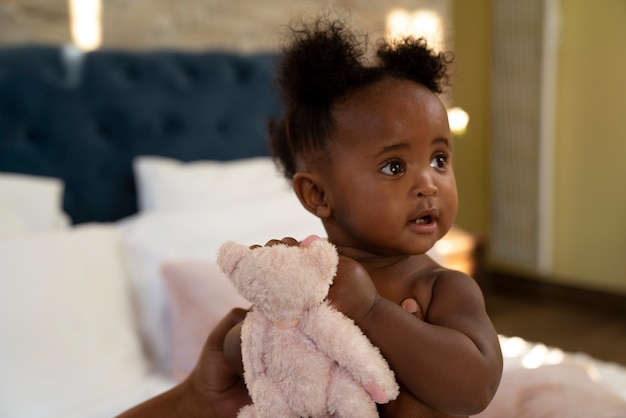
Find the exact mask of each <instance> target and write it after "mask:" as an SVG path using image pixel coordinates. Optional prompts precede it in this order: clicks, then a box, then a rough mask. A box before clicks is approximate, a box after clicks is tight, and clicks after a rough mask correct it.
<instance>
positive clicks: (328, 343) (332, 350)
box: [301, 303, 398, 403]
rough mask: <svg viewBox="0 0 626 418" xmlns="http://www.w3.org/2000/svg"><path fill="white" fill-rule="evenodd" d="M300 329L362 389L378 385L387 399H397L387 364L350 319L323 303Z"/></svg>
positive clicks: (312, 312)
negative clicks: (343, 368)
mask: <svg viewBox="0 0 626 418" xmlns="http://www.w3.org/2000/svg"><path fill="white" fill-rule="evenodd" d="M301 329H302V330H303V332H304V333H305V334H307V335H308V336H309V338H311V339H312V340H313V341H314V342H315V343H316V344H317V346H318V348H319V349H320V350H321V351H322V352H324V354H326V355H327V356H328V357H329V358H331V359H332V360H334V361H336V362H337V363H338V364H339V365H340V366H342V367H345V368H346V370H348V372H349V373H350V374H351V375H352V376H353V378H354V380H356V381H357V382H359V384H361V385H362V386H363V387H366V388H368V387H369V388H371V387H372V384H374V385H378V386H379V387H380V388H382V390H383V391H384V393H385V395H386V396H387V398H388V399H387V400H391V399H395V398H396V397H397V396H398V384H397V383H396V380H395V376H394V374H393V372H392V371H391V369H390V368H389V365H388V364H387V361H386V360H385V359H384V357H383V356H382V354H380V351H379V350H378V348H377V347H375V346H374V345H373V344H372V343H371V342H370V340H369V339H368V338H367V337H366V336H365V334H363V332H362V331H361V329H360V328H359V327H358V326H357V325H356V324H355V323H354V321H352V320H351V319H350V318H348V317H347V316H345V315H344V314H342V313H341V312H339V311H337V310H336V309H334V308H333V307H331V306H330V305H328V304H327V303H324V304H322V305H320V306H319V307H317V308H315V309H313V310H311V311H309V315H307V316H305V318H304V319H303V323H302V328H301ZM383 402H384V401H383ZM383 402H380V403H383Z"/></svg>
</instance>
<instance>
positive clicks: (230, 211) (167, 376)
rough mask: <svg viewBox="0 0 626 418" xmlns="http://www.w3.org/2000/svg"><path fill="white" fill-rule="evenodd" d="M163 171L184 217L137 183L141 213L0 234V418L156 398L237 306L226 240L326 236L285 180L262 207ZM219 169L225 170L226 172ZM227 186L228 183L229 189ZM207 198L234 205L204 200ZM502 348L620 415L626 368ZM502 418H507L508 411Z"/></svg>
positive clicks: (510, 344)
mask: <svg viewBox="0 0 626 418" xmlns="http://www.w3.org/2000/svg"><path fill="white" fill-rule="evenodd" d="M161 162H163V161H161ZM157 163H159V161H157ZM164 163H165V166H166V169H167V170H169V171H170V172H171V171H172V170H183V172H184V175H182V174H181V173H179V174H180V176H178V177H176V175H174V176H173V177H172V178H179V179H184V180H181V181H180V182H178V183H176V182H170V183H167V184H166V183H161V184H163V185H164V187H165V186H167V187H169V188H172V187H173V188H174V189H173V190H176V193H177V195H178V196H181V195H185V194H186V195H185V197H184V199H183V198H181V201H182V200H184V201H185V202H187V203H186V205H185V206H184V207H182V208H181V207H174V206H175V205H172V204H171V202H170V203H168V199H167V195H164V194H163V193H164V190H159V189H158V184H154V183H153V184H150V185H148V186H147V187H149V188H150V187H151V189H150V193H152V195H153V197H152V198H151V199H152V200H151V202H149V203H150V204H147V205H146V207H148V206H149V207H150V210H149V211H147V212H144V213H140V214H138V215H135V216H133V217H131V218H128V219H124V220H122V221H120V222H118V223H114V224H86V225H80V226H76V227H69V226H67V225H65V226H62V227H59V225H58V222H56V221H54V219H59V216H60V217H61V218H62V216H63V214H59V213H55V214H54V215H53V216H48V218H47V219H53V221H51V222H50V226H49V227H48V228H43V230H42V228H41V227H39V226H38V228H37V229H36V230H31V231H25V230H24V228H22V229H20V234H14V233H13V232H15V231H16V230H17V229H16V228H13V227H12V225H9V228H5V230H11V231H12V234H11V236H9V235H5V236H2V235H0V330H1V331H2V343H1V344H0V418H15V417H20V418H57V417H68V416H69V417H75V418H105V417H112V416H114V415H116V414H117V413H119V412H122V411H123V410H125V409H127V408H129V407H130V406H132V405H135V404H137V403H139V402H141V401H142V400H144V399H147V398H149V397H152V396H154V395H156V394H158V393H160V392H162V391H164V390H166V389H167V388H169V387H171V386H172V385H174V384H175V382H176V380H177V379H181V378H182V377H184V375H185V374H186V373H187V372H188V371H189V368H190V367H191V366H193V363H194V359H191V361H190V360H189V357H193V356H194V355H195V354H194V353H197V352H198V350H199V347H200V346H201V345H202V343H203V341H204V336H205V335H206V333H208V331H209V330H210V329H211V327H212V325H213V324H214V323H215V321H216V320H217V319H218V318H219V317H221V315H222V314H223V313H225V312H226V311H227V310H228V309H229V308H230V306H231V305H242V304H244V303H245V301H242V300H241V298H240V297H239V296H238V295H237V294H236V292H235V291H234V289H233V288H232V287H231V286H230V284H229V283H228V282H227V280H225V279H224V277H223V276H222V275H221V273H220V272H219V271H218V270H217V269H216V268H215V264H214V258H215V252H216V250H217V248H218V246H219V245H220V244H221V243H222V242H224V241H226V240H235V241H239V242H243V243H249V244H254V243H264V242H265V241H266V240H267V239H269V238H282V237H283V236H294V237H296V238H304V237H306V236H307V235H309V234H318V235H322V236H323V235H324V231H323V229H322V226H321V223H320V222H319V220H318V219H316V218H315V217H313V216H312V215H310V214H309V213H307V212H306V211H305V210H304V209H303V208H302V207H301V206H300V205H299V203H298V202H297V199H296V198H295V196H293V194H291V192H290V191H288V190H287V189H286V188H285V187H284V183H280V184H279V183H276V184H275V185H274V186H275V187H270V186H271V185H268V184H266V185H265V187H266V189H265V192H264V195H265V196H266V197H268V198H267V199H259V197H258V195H257V196H256V197H255V195H254V193H253V191H251V190H245V182H243V183H241V184H240V186H237V187H238V190H240V191H241V193H240V194H235V195H233V190H224V189H223V188H221V187H220V185H221V183H220V182H219V181H213V180H215V179H216V178H217V177H215V172H216V171H215V170H216V168H215V167H216V166H215V165H211V166H210V167H209V169H206V170H205V169H200V170H199V172H200V173H201V174H199V175H200V176H206V175H207V173H209V174H210V175H211V176H213V177H212V178H213V180H212V183H211V184H212V188H211V189H210V190H207V189H202V190H201V192H199V191H198V189H197V187H199V186H198V184H202V185H203V187H204V186H206V183H203V182H202V181H201V182H200V183H199V182H198V181H192V182H191V183H190V184H195V186H194V187H196V189H194V190H190V191H189V190H188V191H185V190H182V189H181V188H182V187H184V184H186V183H187V182H189V178H188V175H189V171H187V170H188V169H189V168H190V167H191V166H185V165H180V164H173V165H172V164H171V161H165V162H164ZM256 164H257V165H256V166H255V168H254V170H256V171H255V173H256V174H255V176H257V177H258V178H261V177H262V176H263V175H265V176H267V178H266V179H265V180H264V181H265V182H266V183H267V182H270V181H276V182H278V181H282V180H280V179H279V178H277V177H276V176H275V175H274V174H272V172H271V171H268V170H267V168H268V167H269V166H268V165H267V164H271V161H269V160H267V161H266V162H258V161H257V163H256ZM264 164H265V166H263V165H264ZM217 167H218V168H217V170H218V172H221V173H224V172H228V170H229V169H230V168H232V166H226V167H224V166H222V165H219V166H217ZM154 168H155V167H151V169H154ZM156 168H158V164H157V166H156ZM197 170H198V166H197V165H195V166H193V170H192V171H194V172H198V171H197ZM233 172H237V173H239V175H241V176H242V177H241V178H243V179H245V178H246V176H248V175H251V173H246V168H245V166H243V167H242V166H239V167H236V170H234V171H231V172H230V173H231V174H229V175H233V174H232V173H233ZM263 173H265V174H263ZM271 176H274V177H271ZM154 178H158V175H154ZM271 179H273V180H271ZM237 181H238V180H237V179H236V178H231V183H232V184H237ZM143 182H144V183H146V182H149V179H145V178H144V179H143ZM207 183H209V181H208V180H207ZM37 187H39V186H37ZM44 187H48V190H50V191H51V192H50V193H49V196H50V197H49V201H48V202H44V203H42V206H41V207H42V208H46V210H47V212H46V213H49V212H50V210H49V209H47V208H50V207H55V208H56V207H58V206H59V205H60V203H59V193H58V192H57V191H56V189H49V188H50V187H51V186H50V185H44ZM52 187H55V188H57V186H56V185H55V186H52ZM267 187H269V188H267ZM204 193H211V197H212V198H217V199H222V202H224V201H227V200H228V199H238V203H237V205H225V204H214V201H213V202H212V201H211V199H207V197H206V196H204V195H203V194H204ZM159 194H160V195H159ZM198 194H199V195H198ZM157 195H159V197H156V196H157ZM194 196H195V197H198V198H197V199H195V198H194ZM155 202H156V203H158V202H165V203H163V204H164V205H165V207H159V205H158V204H156V203H155ZM179 203H180V202H179ZM434 255H435V256H436V257H437V258H438V259H439V260H442V259H445V257H440V255H438V254H434ZM215 300H220V301H221V302H222V303H221V304H215V303H214V302H213V301H215ZM173 331H174V332H173ZM501 341H502V346H503V350H504V354H505V359H506V361H505V376H508V373H517V372H519V371H520V370H542V371H543V370H545V371H546V372H547V371H552V370H557V371H561V370H562V371H563V372H565V371H571V370H570V369H568V370H565V368H563V369H548V368H547V367H548V366H547V365H549V364H554V363H560V364H563V363H565V364H567V365H571V364H575V365H583V366H584V370H585V371H586V372H585V373H586V376H587V378H583V377H584V376H585V375H584V374H580V375H577V376H583V377H581V378H580V381H583V380H584V382H585V384H588V383H589V382H592V383H593V385H596V384H597V385H601V386H599V387H601V388H602V390H605V391H607V392H606V393H613V394H615V395H612V396H614V397H615V398H617V399H618V400H619V402H622V403H623V404H624V405H626V369H625V368H624V367H622V366H620V365H617V364H610V363H605V362H601V361H598V360H596V359H593V358H591V357H589V356H587V355H585V354H575V353H564V352H562V351H561V350H559V349H557V348H548V347H545V346H544V345H542V344H536V343H530V342H527V341H524V340H522V339H520V338H511V337H504V336H502V337H501ZM552 375H555V373H552ZM511 376H513V375H511ZM562 376H565V374H563V375H562ZM570 376H571V375H570ZM589 376H591V377H589ZM585 379H586V380H585ZM570 380H571V379H570ZM587 380H589V382H588V381H587ZM503 382H505V384H504V385H503V387H502V388H501V391H500V392H501V393H502V394H503V396H504V395H506V396H512V395H511V393H521V392H520V390H521V389H520V388H519V387H516V386H514V384H511V383H507V382H509V380H507V379H506V378H505V379H504V380H503ZM595 382H598V383H595ZM516 391H517V392H516ZM600 392H601V391H598V393H600ZM590 393H591V392H590ZM594 393H595V392H594ZM602 393H605V392H602ZM33 397H34V398H35V399H33ZM497 399H501V397H499V398H497ZM502 399H504V400H505V401H507V402H509V403H510V402H511V401H510V399H511V398H502ZM598 399H599V398H598ZM544 404H545V403H544ZM591 404H593V402H592V401H588V402H587V405H591ZM610 405H612V406H615V407H616V408H619V407H620V406H621V403H615V404H610ZM496 407H501V405H500V404H497V403H494V407H493V408H492V410H491V411H490V410H488V411H486V412H485V414H483V415H481V416H482V417H495V416H498V415H488V414H489V413H491V412H492V411H493V410H494V409H495V408H496ZM496 412H497V413H501V410H500V412H498V410H496ZM500 416H502V415H500ZM505 416H507V417H515V416H516V415H515V413H514V411H512V410H511V409H509V410H508V412H507V415H505ZM519 416H522V415H519ZM542 416H562V415H558V414H556V415H542ZM567 416H568V417H569V416H573V415H567ZM593 416H594V417H595V416H596V415H593ZM615 416H626V413H624V414H623V415H615Z"/></svg>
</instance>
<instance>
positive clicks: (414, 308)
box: [400, 298, 424, 321]
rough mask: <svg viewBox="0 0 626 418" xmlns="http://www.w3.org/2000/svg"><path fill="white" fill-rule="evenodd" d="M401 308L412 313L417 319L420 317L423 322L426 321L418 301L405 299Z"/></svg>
mask: <svg viewBox="0 0 626 418" xmlns="http://www.w3.org/2000/svg"><path fill="white" fill-rule="evenodd" d="M400 306H401V307H402V309H404V310H405V311H407V312H409V313H412V314H413V315H415V316H416V317H418V318H419V319H421V320H422V321H423V320H424V313H423V312H422V310H421V309H420V305H419V304H418V303H417V301H416V300H415V299H413V298H406V299H404V300H403V301H402V303H401V304H400Z"/></svg>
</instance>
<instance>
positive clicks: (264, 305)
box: [217, 239, 338, 321]
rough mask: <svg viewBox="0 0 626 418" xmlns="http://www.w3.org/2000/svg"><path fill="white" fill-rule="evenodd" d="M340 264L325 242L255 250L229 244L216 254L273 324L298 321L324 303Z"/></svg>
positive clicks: (307, 241) (241, 289)
mask: <svg viewBox="0 0 626 418" xmlns="http://www.w3.org/2000/svg"><path fill="white" fill-rule="evenodd" d="M337 263H338V256H337V251H336V249H335V247H334V246H333V245H332V244H331V243H330V242H328V241H327V240H324V239H307V240H305V241H303V244H301V245H300V246H288V245H285V244H278V245H273V246H266V247H257V248H254V249H250V248H249V247H247V246H245V245H242V244H238V243H235V242H232V241H229V242H226V243H224V244H222V246H221V247H220V248H219V250H218V252H217V264H218V265H219V266H220V268H221V269H222V271H223V272H224V273H225V274H226V276H228V278H229V279H230V281H231V282H232V283H233V284H234V285H235V288H236V289H237V291H238V292H239V293H240V294H241V295H242V296H243V297H245V298H246V299H248V300H249V301H250V302H252V303H253V304H254V305H256V306H257V307H259V308H260V309H262V310H263V312H264V313H265V314H266V315H267V316H268V317H269V318H270V319H271V320H273V321H285V320H291V319H294V318H299V317H300V316H301V314H302V313H303V312H304V311H305V310H307V309H308V308H310V307H312V306H315V305H317V304H319V303H321V302H322V301H323V300H324V299H325V298H326V296H327V294H328V290H329V288H330V285H331V284H332V281H333V278H334V277H335V273H336V269H337Z"/></svg>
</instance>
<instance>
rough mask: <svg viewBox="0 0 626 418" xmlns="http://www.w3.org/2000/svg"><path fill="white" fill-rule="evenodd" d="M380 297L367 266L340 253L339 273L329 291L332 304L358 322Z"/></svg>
mask: <svg viewBox="0 0 626 418" xmlns="http://www.w3.org/2000/svg"><path fill="white" fill-rule="evenodd" d="M378 297H379V296H378V292H377V291H376V287H375V286H374V283H373V282H372V279H371V278H370V275H369V273H368V272H367V270H365V267H363V266H362V265H361V263H359V262H358V261H356V260H354V259H352V258H349V257H346V256H342V255H340V256H339V265H338V266H337V275H336V276H335V279H334V281H333V285H332V286H331V287H330V292H328V300H329V301H330V303H331V305H332V306H333V307H334V308H335V309H337V310H338V311H340V312H342V313H343V314H344V315H346V316H348V317H349V318H352V320H353V321H354V322H356V323H357V324H358V323H359V322H360V321H361V320H363V318H365V316H366V315H367V314H368V312H369V311H370V309H371V308H372V306H373V305H374V303H375V302H376V299H378Z"/></svg>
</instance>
